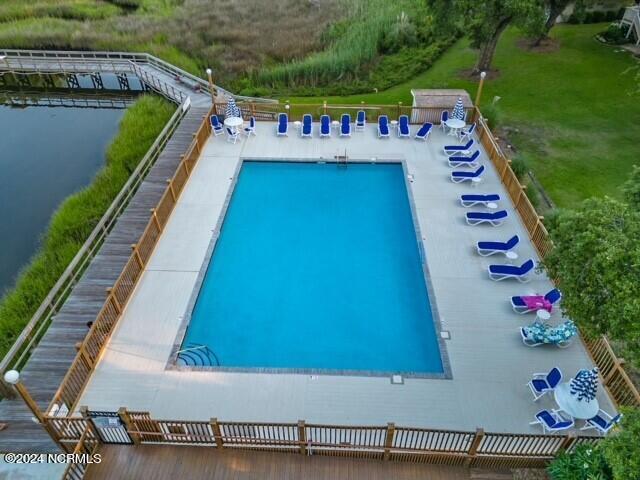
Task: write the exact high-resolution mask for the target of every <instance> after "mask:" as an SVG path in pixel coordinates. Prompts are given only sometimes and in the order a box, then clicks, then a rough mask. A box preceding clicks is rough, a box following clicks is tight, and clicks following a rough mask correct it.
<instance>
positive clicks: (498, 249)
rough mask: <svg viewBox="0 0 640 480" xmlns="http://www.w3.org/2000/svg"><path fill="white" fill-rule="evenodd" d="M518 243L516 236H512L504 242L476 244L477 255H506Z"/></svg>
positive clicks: (518, 239)
mask: <svg viewBox="0 0 640 480" xmlns="http://www.w3.org/2000/svg"><path fill="white" fill-rule="evenodd" d="M518 243H520V237H518V235H514V236H513V237H511V238H510V239H509V240H507V241H506V242H478V244H477V248H478V254H479V255H482V256H483V257H488V256H489V255H494V254H496V253H507V252H510V251H511V250H513V249H514V248H515V247H516V245H518Z"/></svg>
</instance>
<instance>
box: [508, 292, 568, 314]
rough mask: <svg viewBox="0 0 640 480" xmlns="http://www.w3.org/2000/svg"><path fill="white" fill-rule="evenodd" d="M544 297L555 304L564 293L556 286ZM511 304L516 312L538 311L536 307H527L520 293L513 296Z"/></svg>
mask: <svg viewBox="0 0 640 480" xmlns="http://www.w3.org/2000/svg"><path fill="white" fill-rule="evenodd" d="M544 298H545V300H547V302H549V303H550V304H551V305H555V304H556V303H558V302H559V301H560V299H562V293H560V290H558V289H557V288H554V289H553V290H549V291H548V292H547V294H546V295H545V296H544ZM511 306H512V307H513V310H514V311H515V312H516V313H529V312H535V311H536V310H535V309H532V308H529V307H527V304H526V303H524V300H523V299H522V296H520V295H517V296H513V297H511Z"/></svg>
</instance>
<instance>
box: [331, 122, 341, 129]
mask: <svg viewBox="0 0 640 480" xmlns="http://www.w3.org/2000/svg"><path fill="white" fill-rule="evenodd" d="M331 126H332V127H333V129H334V130H337V129H338V127H339V126H340V122H339V121H337V120H334V121H333V122H331Z"/></svg>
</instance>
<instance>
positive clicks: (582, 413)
mask: <svg viewBox="0 0 640 480" xmlns="http://www.w3.org/2000/svg"><path fill="white" fill-rule="evenodd" d="M553 396H554V398H555V400H556V403H557V404H558V407H560V409H561V410H562V411H563V412H566V413H568V414H569V415H571V416H572V417H573V418H576V419H579V420H588V419H590V418H593V417H595V416H596V414H597V413H598V410H600V405H599V404H598V399H597V398H594V399H593V400H590V401H587V400H578V397H577V396H576V395H572V394H571V384H570V383H569V382H564V383H561V384H560V385H558V386H557V387H556V388H555V390H554V391H553Z"/></svg>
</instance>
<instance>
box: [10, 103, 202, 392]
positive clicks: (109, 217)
mask: <svg viewBox="0 0 640 480" xmlns="http://www.w3.org/2000/svg"><path fill="white" fill-rule="evenodd" d="M188 100H189V98H188V97H187V98H186V99H185V100H184V101H183V103H182V104H181V105H180V106H179V107H178V108H177V109H176V111H175V112H174V114H173V115H172V116H171V118H170V119H169V121H168V122H167V123H166V125H165V126H164V128H163V129H162V131H161V132H160V134H159V135H158V137H157V138H156V139H155V141H154V142H153V144H152V145H151V147H150V148H149V150H148V151H147V153H146V154H145V156H144V157H143V158H142V160H140V162H139V163H138V166H137V167H136V169H135V170H134V171H133V173H132V174H131V176H130V177H129V179H128V180H127V182H126V183H125V184H124V186H123V187H122V189H121V190H120V192H119V193H118V195H117V196H116V198H115V199H114V200H113V202H111V205H110V206H109V208H108V209H107V211H106V212H105V213H104V215H103V216H102V218H101V219H100V221H99V222H98V224H97V225H96V226H95V227H94V229H93V230H92V232H91V233H90V234H89V237H87V240H86V241H85V242H84V244H83V245H82V247H80V250H78V253H76V255H75V257H73V260H71V262H70V263H69V265H68V266H67V268H66V269H65V271H64V272H63V273H62V275H61V276H60V278H59V279H58V281H57V282H56V283H55V285H54V286H53V287H52V288H51V290H50V291H49V293H48V294H47V296H46V297H45V298H44V300H43V301H42V303H41V304H40V306H39V307H38V309H37V310H36V312H35V313H34V314H33V316H32V317H31V319H30V320H29V322H28V323H27V324H26V325H25V327H24V328H23V330H22V332H21V333H20V335H19V336H18V338H17V339H16V341H15V342H14V343H13V345H12V346H11V348H10V349H9V351H8V352H7V353H6V354H5V356H4V357H3V358H2V360H1V361H0V374H4V372H5V371H7V370H9V369H10V368H19V366H21V365H22V363H23V362H24V360H25V359H26V358H27V356H28V354H29V353H30V351H31V349H32V348H33V346H34V344H35V343H36V341H37V340H39V338H40V336H41V334H42V333H44V329H45V327H46V326H48V324H49V322H50V321H51V319H52V317H53V316H54V315H55V314H57V313H58V311H59V310H60V308H61V307H62V305H63V304H64V302H65V300H66V299H67V297H68V295H69V294H70V293H71V290H72V289H73V287H74V286H75V284H76V282H77V281H78V279H79V278H80V276H81V275H82V274H83V273H84V271H85V269H86V267H87V266H88V264H89V262H90V261H91V260H93V258H94V257H95V255H96V253H97V251H98V250H99V248H100V247H101V245H102V243H103V241H104V240H105V238H106V237H107V235H108V234H109V232H110V231H111V230H112V228H113V226H114V225H115V223H116V221H117V219H118V217H119V216H120V214H121V213H122V212H123V211H124V209H125V207H126V206H127V205H128V203H129V200H130V199H131V198H132V197H133V195H134V194H135V192H136V191H137V190H138V187H139V186H140V184H141V183H142V181H143V180H144V178H145V176H146V173H147V172H148V170H149V169H150V168H151V166H152V165H153V163H154V162H155V160H156V159H157V158H158V157H159V156H160V153H162V149H163V148H164V145H165V144H166V143H167V141H168V140H169V138H170V137H171V135H172V134H173V132H174V131H175V129H176V128H177V126H178V124H179V123H180V121H181V120H182V117H184V115H185V114H186V112H187V110H188V108H189V103H190V102H189V101H188ZM0 389H1V390H2V391H3V394H5V395H6V396H11V393H12V392H13V389H12V388H11V387H9V386H8V385H6V384H5V383H4V381H3V379H2V378H0Z"/></svg>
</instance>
